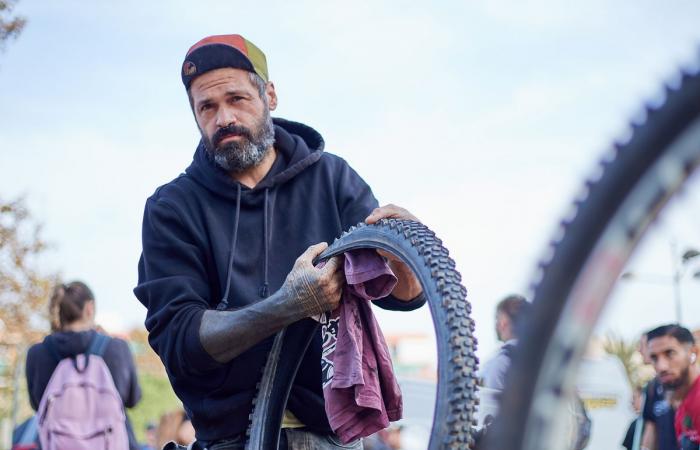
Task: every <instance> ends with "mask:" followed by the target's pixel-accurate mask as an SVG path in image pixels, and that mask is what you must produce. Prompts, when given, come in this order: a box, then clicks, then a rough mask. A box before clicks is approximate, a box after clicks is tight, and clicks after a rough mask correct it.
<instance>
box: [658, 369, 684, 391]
mask: <svg viewBox="0 0 700 450" xmlns="http://www.w3.org/2000/svg"><path fill="white" fill-rule="evenodd" d="M688 381H690V367H686V368H685V369H683V371H682V372H681V376H679V377H678V378H677V379H676V380H674V381H669V382H668V383H662V385H663V387H664V388H666V389H669V390H671V391H675V390H676V389H678V388H679V387H681V386H683V385H684V384H686V383H688Z"/></svg>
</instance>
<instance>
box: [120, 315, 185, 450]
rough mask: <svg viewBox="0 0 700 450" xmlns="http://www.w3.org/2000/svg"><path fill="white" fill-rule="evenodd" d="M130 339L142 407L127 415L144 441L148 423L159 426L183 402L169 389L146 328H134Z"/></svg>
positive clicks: (137, 406)
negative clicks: (160, 420)
mask: <svg viewBox="0 0 700 450" xmlns="http://www.w3.org/2000/svg"><path fill="white" fill-rule="evenodd" d="M127 338H128V340H129V346H130V347H131V352H132V353H133V355H134V360H135V361H136V368H137V370H138V374H139V384H140V385H141V392H142V393H143V396H142V397H141V401H140V402H139V404H138V405H136V407H135V408H133V409H131V410H129V411H128V414H129V418H130V419H131V425H132V426H133V429H134V432H135V433H136V437H137V438H138V439H139V440H141V441H142V440H143V439H144V430H145V429H146V425H147V424H148V423H150V422H155V423H158V421H159V419H160V417H161V416H162V415H163V414H165V413H167V412H170V411H173V410H175V409H177V408H181V407H182V403H181V402H180V400H179V399H178V398H177V397H176V396H175V392H173V388H172V387H171V386H170V380H168V377H167V375H166V373H165V368H164V367H163V363H162V362H161V361H160V358H159V357H158V355H156V353H155V352H154V351H153V349H152V348H151V346H150V345H149V344H148V333H147V332H146V330H145V329H144V328H143V327H138V328H134V329H132V330H131V331H130V332H129V333H128V335H127Z"/></svg>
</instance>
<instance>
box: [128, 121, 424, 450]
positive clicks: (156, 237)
mask: <svg viewBox="0 0 700 450" xmlns="http://www.w3.org/2000/svg"><path fill="white" fill-rule="evenodd" d="M274 123H275V149H276V150H277V158H276V160H275V162H274V164H273V166H272V168H271V169H270V171H269V172H268V174H267V175H266V176H265V178H263V180H261V181H260V183H258V185H257V186H255V187H254V188H252V189H249V188H247V187H245V186H242V185H241V184H239V183H237V182H235V181H234V180H232V179H231V177H229V175H228V174H227V173H225V171H223V170H222V169H220V168H219V167H218V166H217V165H216V164H215V163H214V162H213V161H212V159H211V157H210V156H209V154H208V153H207V152H206V150H205V148H204V144H203V143H202V142H200V144H199V146H198V147H197V150H196V152H195V155H194V161H193V162H192V164H191V165H190V167H188V168H187V171H186V172H185V173H184V174H182V175H180V176H179V177H178V178H176V179H175V180H173V181H171V182H170V183H168V184H166V185H164V186H161V187H160V188H158V189H157V190H156V192H155V193H154V194H153V196H151V197H150V198H149V199H148V201H147V202H146V209H145V213H144V218H143V236H142V238H143V253H142V255H141V259H140V261H139V282H138V286H137V287H136V288H135V289H134V293H135V294H136V296H137V297H138V299H139V300H140V301H141V303H143V304H144V305H145V306H146V308H147V309H148V313H147V317H146V328H147V329H148V331H149V341H150V343H151V345H152V346H153V348H154V349H155V351H156V352H157V353H158V354H159V355H160V357H161V359H162V360H163V363H164V365H165V367H166V369H167V372H168V375H169V377H170V381H171V383H172V385H173V388H174V390H175V392H176V393H177V395H178V396H179V397H180V399H181V400H182V401H183V403H184V405H185V408H186V409H187V412H188V414H189V415H190V417H191V419H192V423H193V425H194V427H195V430H196V432H197V438H198V439H200V440H206V441H212V440H217V439H224V438H229V437H234V436H236V435H238V434H240V433H242V432H244V431H245V429H246V426H247V420H248V414H249V413H250V411H251V405H252V399H253V395H254V394H255V385H256V383H257V382H258V381H259V379H260V376H261V373H262V367H263V365H264V364H265V359H266V356H267V352H268V350H269V349H270V346H271V343H272V338H268V339H266V340H264V341H262V342H260V343H259V344H257V345H255V346H254V347H253V348H251V349H249V350H248V351H246V352H244V353H243V354H241V355H240V356H238V357H237V358H235V359H234V360H232V361H231V362H229V363H226V364H222V363H219V362H217V361H215V360H214V359H212V357H211V356H210V355H209V354H208V353H207V352H206V351H205V350H204V349H203V347H202V344H201V342H200V340H199V327H200V322H201V320H202V315H203V313H204V311H205V310H207V309H213V308H216V307H217V306H219V307H226V308H228V309H236V308H242V307H245V306H246V305H249V304H251V303H255V302H257V301H259V300H260V299H262V298H264V297H266V296H268V295H269V294H271V293H273V292H275V291H276V290H278V289H279V288H280V287H281V286H282V283H283V282H284V280H285V277H286V276H287V274H288V273H289V271H290V270H291V268H292V266H293V265H294V261H295V260H296V258H297V257H299V255H301V254H302V253H303V252H304V250H306V248H307V247H309V246H310V245H312V244H317V243H319V242H328V243H330V242H332V241H333V239H334V238H335V237H337V236H338V235H339V234H340V233H341V232H342V231H343V230H344V229H347V228H348V227H350V226H351V225H354V224H356V223H358V222H360V221H362V220H364V219H365V217H367V215H369V213H370V212H371V211H372V209H373V208H375V207H377V201H376V199H375V198H374V196H373V195H372V191H371V190H370V188H369V186H367V184H366V183H365V182H364V181H363V180H362V179H361V178H360V177H359V175H357V173H356V172H355V171H354V170H352V168H350V166H348V164H347V163H346V162H345V161H344V160H343V159H341V158H339V157H337V156H334V155H331V154H328V153H323V146H324V142H323V138H322V137H321V136H320V135H319V134H318V133H317V132H316V131H315V130H313V129H312V128H310V127H308V126H306V125H303V124H300V123H295V122H290V121H286V120H283V119H274ZM224 297H225V298H226V300H227V301H224ZM422 303H423V301H421V300H416V301H414V302H410V303H408V304H407V303H404V302H399V301H398V300H396V299H393V298H387V299H384V300H382V301H380V302H378V304H379V306H382V307H384V308H388V309H403V310H406V309H414V308H417V307H419V306H421V304H422ZM305 320H311V319H305ZM320 351H321V339H320V334H319V335H318V336H316V337H315V342H312V344H311V346H310V348H309V350H308V351H307V353H306V355H305V356H304V359H303V361H302V364H301V367H300V369H299V372H298V374H297V377H296V379H295V382H294V386H293V388H292V392H291V394H290V400H289V403H288V405H287V406H288V408H289V409H290V410H291V411H292V413H294V415H295V416H296V417H297V418H299V420H301V421H302V422H303V423H304V424H305V425H306V426H307V427H308V428H310V429H312V430H315V431H320V432H329V431H330V428H329V425H328V422H327V418H326V415H325V410H324V405H323V392H322V389H321V366H320V360H321V357H320V356H321V355H320Z"/></svg>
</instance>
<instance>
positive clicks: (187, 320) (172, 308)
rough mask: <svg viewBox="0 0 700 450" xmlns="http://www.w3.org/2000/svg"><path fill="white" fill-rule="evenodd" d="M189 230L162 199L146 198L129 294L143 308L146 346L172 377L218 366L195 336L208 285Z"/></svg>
mask: <svg viewBox="0 0 700 450" xmlns="http://www.w3.org/2000/svg"><path fill="white" fill-rule="evenodd" d="M193 229H194V227H193V226H187V225H186V224H185V223H184V222H183V220H182V219H181V217H180V216H179V215H178V214H177V212H176V210H175V208H174V207H173V206H172V205H170V204H169V203H168V202H167V201H166V200H162V199H154V198H151V199H149V200H148V202H147V203H146V209H145V212H144V217H143V230H142V240H143V253H142V254H141V259H140V261H139V281H138V285H137V286H136V288H135V289H134V294H135V295H136V297H137V298H138V299H139V300H140V301H141V303H143V304H144V306H145V307H146V308H147V310H148V311H147V314H146V328H147V329H148V332H149V335H148V340H149V342H150V344H151V346H152V347H153V349H154V350H155V351H156V353H158V355H159V356H160V358H161V360H162V361H163V364H164V365H165V367H166V369H167V370H168V372H169V373H171V374H172V375H174V376H176V377H183V376H184V377H188V376H198V375H201V374H203V373H206V372H207V371H209V370H211V369H216V368H219V367H221V364H220V363H218V362H217V361H215V360H214V359H213V358H212V357H211V356H210V355H209V354H208V353H207V352H206V350H204V348H203V347H202V344H201V342H200V340H199V327H200V323H201V321H202V315H203V314H204V311H205V310H207V309H209V302H208V301H207V299H208V298H209V284H208V282H207V275H206V266H205V259H204V256H203V255H202V252H201V251H200V249H199V247H198V246H197V245H196V244H195V242H196V241H195V235H194V232H193V231H192V230H193Z"/></svg>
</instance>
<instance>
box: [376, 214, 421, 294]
mask: <svg viewBox="0 0 700 450" xmlns="http://www.w3.org/2000/svg"><path fill="white" fill-rule="evenodd" d="M381 219H404V220H414V221H416V222H419V220H418V218H417V217H416V216H414V215H413V214H411V213H410V212H409V211H408V210H407V209H404V208H401V207H400V206H396V205H392V204H388V205H385V206H381V207H379V208H375V209H374V210H373V211H372V212H371V213H370V215H369V216H367V218H366V219H365V223H367V224H369V225H371V224H373V223H376V222H379V221H380V220H381ZM377 253H379V254H380V255H382V256H383V257H384V258H386V259H387V260H388V262H389V266H390V267H391V270H392V271H393V272H394V275H396V277H397V278H398V282H397V283H396V287H394V290H393V291H392V292H391V295H393V296H394V297H395V298H397V299H399V300H403V301H410V300H413V299H414V298H416V297H418V295H420V294H421V292H423V287H422V286H421V284H420V282H419V281H418V279H417V278H416V276H415V275H414V274H413V271H412V270H411V269H410V268H409V267H408V266H407V265H406V264H404V263H403V262H402V261H401V260H400V259H398V258H397V257H396V256H394V255H393V254H392V253H389V252H386V251H384V250H379V249H377Z"/></svg>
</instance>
